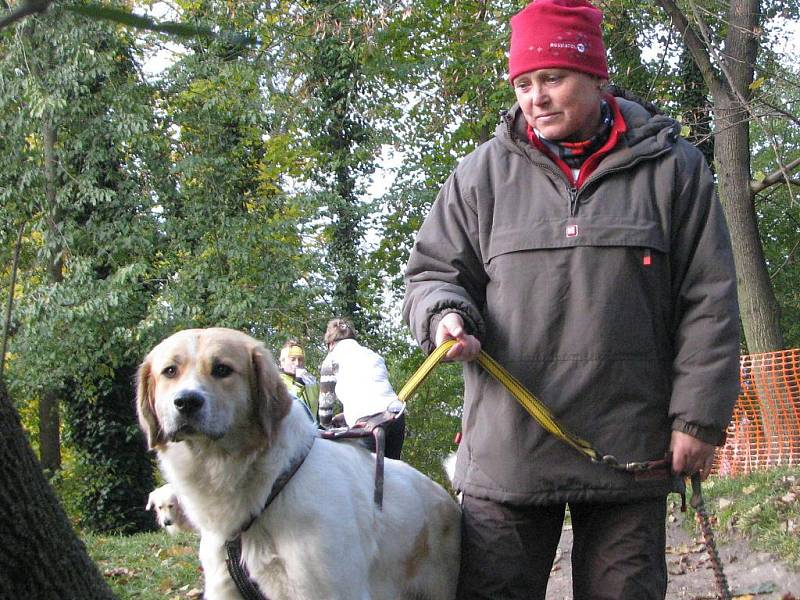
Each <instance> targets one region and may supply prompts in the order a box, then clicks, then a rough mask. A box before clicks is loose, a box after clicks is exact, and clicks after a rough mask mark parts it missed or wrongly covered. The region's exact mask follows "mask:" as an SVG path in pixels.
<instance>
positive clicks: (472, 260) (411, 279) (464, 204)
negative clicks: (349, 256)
mask: <svg viewBox="0 0 800 600" xmlns="http://www.w3.org/2000/svg"><path fill="white" fill-rule="evenodd" d="M478 237H479V231H478V218H477V210H476V205H475V203H474V201H473V202H469V201H468V198H467V197H466V195H462V193H461V189H460V187H459V179H458V170H457V171H456V172H455V173H453V174H452V175H451V176H450V177H449V178H448V180H447V181H446V182H445V184H444V186H443V187H442V189H441V191H440V192H439V195H438V197H437V198H436V201H435V202H434V204H433V207H432V208H431V212H430V214H429V215H428V217H427V218H426V219H425V222H424V223H423V224H422V227H421V228H420V230H419V233H418V234H417V239H416V241H415V243H414V247H413V248H412V250H411V255H410V257H409V260H408V266H407V268H406V273H405V283H406V294H405V300H404V302H403V319H404V321H405V322H406V324H408V326H409V327H410V328H411V333H412V334H413V335H414V337H415V338H416V340H417V342H419V344H420V346H422V348H423V350H425V352H431V351H432V350H433V349H434V348H435V339H434V338H435V334H436V327H437V325H438V324H439V321H440V320H441V318H442V317H443V316H444V315H445V314H447V313H450V312H457V313H459V314H460V315H461V317H462V318H463V320H464V325H465V327H466V328H467V331H468V332H469V333H471V334H473V335H475V336H477V337H479V338H480V337H482V335H483V328H484V323H483V317H482V316H481V308H482V307H483V304H484V301H485V288H486V281H487V275H486V271H485V270H484V265H483V261H482V260H481V252H480V247H479V243H478Z"/></svg>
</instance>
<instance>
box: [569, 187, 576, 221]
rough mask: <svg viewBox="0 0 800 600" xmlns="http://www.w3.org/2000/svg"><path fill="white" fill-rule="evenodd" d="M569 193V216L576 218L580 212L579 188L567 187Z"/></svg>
mask: <svg viewBox="0 0 800 600" xmlns="http://www.w3.org/2000/svg"><path fill="white" fill-rule="evenodd" d="M567 192H568V193H569V216H570V217H574V216H575V213H576V212H578V188H577V187H575V186H574V185H570V186H567Z"/></svg>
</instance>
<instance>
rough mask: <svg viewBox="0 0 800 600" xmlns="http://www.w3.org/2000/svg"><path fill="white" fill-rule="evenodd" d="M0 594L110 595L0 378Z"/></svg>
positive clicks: (59, 598) (43, 597) (103, 598)
mask: <svg viewBox="0 0 800 600" xmlns="http://www.w3.org/2000/svg"><path fill="white" fill-rule="evenodd" d="M0 596H2V597H3V598H20V599H22V598H36V600H51V599H52V600H63V599H64V598H81V599H87V600H95V599H97V600H111V599H114V598H115V596H114V594H113V593H112V591H111V589H110V588H109V587H108V584H107V583H106V582H105V580H104V579H103V577H102V575H101V574H100V572H99V571H98V570H97V567H96V566H95V565H94V563H92V560H91V559H90V558H89V556H88V554H87V553H86V548H85V547H84V545H83V543H82V542H81V541H80V540H79V539H78V537H77V536H76V535H75V532H74V531H73V530H72V528H71V527H70V524H69V521H68V519H67V516H66V514H65V513H64V511H63V509H62V508H61V505H60V504H59V503H58V500H57V499H56V496H55V493H54V492H53V490H52V488H51V487H50V486H49V485H48V483H47V480H46V479H45V477H44V474H43V472H42V470H41V469H40V468H39V465H38V463H37V461H36V457H35V456H34V454H33V450H32V449H31V447H30V445H29V444H28V441H27V439H26V437H25V433H24V431H23V429H22V425H21V424H20V421H19V416H18V415H17V413H16V411H15V410H14V407H13V406H12V404H11V399H10V398H9V396H8V393H7V391H6V388H5V384H4V383H3V381H2V380H0Z"/></svg>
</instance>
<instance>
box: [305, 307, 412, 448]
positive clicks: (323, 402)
mask: <svg viewBox="0 0 800 600" xmlns="http://www.w3.org/2000/svg"><path fill="white" fill-rule="evenodd" d="M324 341H325V344H326V345H327V346H328V355H327V356H326V357H325V360H324V361H322V366H321V367H320V398H319V422H320V425H322V426H323V427H326V428H328V427H331V426H337V425H347V426H349V427H352V426H354V425H355V424H356V422H358V421H359V420H360V419H363V418H365V417H369V416H372V415H375V414H379V413H383V412H385V411H387V410H388V411H390V412H394V413H397V414H398V416H397V418H395V419H394V420H393V421H391V422H390V423H389V424H388V425H387V426H386V447H385V455H386V457H387V458H398V459H399V458H400V451H401V450H402V448H403V441H404V439H405V429H406V426H405V415H404V414H402V413H403V411H404V408H405V405H404V404H403V403H402V402H401V401H400V400H399V399H398V397H397V394H396V393H395V391H394V389H392V385H391V384H390V383H389V372H388V371H387V370H386V363H385V362H384V360H383V358H382V357H381V356H380V355H379V354H378V353H376V352H374V351H372V350H370V349H369V348H366V347H364V346H362V345H361V344H359V343H358V341H357V340H356V332H355V329H354V328H353V326H352V325H351V324H350V323H349V322H348V321H346V320H345V319H341V318H336V319H331V320H330V321H329V322H328V326H327V328H326V330H325V337H324ZM337 400H338V401H339V402H341V404H342V407H343V411H342V413H341V414H338V415H335V416H334V414H333V411H334V405H335V403H336V401H337ZM366 439H368V440H369V443H370V450H372V451H374V450H375V442H374V440H373V439H372V438H366Z"/></svg>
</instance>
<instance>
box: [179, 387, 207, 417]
mask: <svg viewBox="0 0 800 600" xmlns="http://www.w3.org/2000/svg"><path fill="white" fill-rule="evenodd" d="M205 401H206V399H205V397H204V396H203V394H201V393H200V392H195V391H186V392H181V393H180V394H178V395H177V396H175V399H174V400H173V401H172V402H173V404H175V408H176V409H177V410H178V412H179V413H180V414H181V415H183V416H185V417H189V416H191V415H193V414H195V413H196V412H197V411H198V410H200V409H201V408H202V407H203V404H204V403H205Z"/></svg>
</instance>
